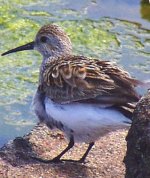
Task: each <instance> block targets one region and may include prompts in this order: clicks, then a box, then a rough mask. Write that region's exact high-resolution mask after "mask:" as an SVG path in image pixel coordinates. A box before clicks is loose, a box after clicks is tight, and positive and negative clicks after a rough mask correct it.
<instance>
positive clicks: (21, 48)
mask: <svg viewBox="0 0 150 178" xmlns="http://www.w3.org/2000/svg"><path fill="white" fill-rule="evenodd" d="M33 49H34V41H32V42H30V43H27V44H25V45H22V46H19V47H17V48H14V49H11V50H9V51H7V52H5V53H3V54H1V56H5V55H7V54H10V53H15V52H18V51H24V50H33Z"/></svg>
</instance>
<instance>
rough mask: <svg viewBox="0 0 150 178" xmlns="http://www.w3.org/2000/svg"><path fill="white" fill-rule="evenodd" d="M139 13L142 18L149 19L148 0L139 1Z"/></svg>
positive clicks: (149, 6) (149, 4)
mask: <svg viewBox="0 0 150 178" xmlns="http://www.w3.org/2000/svg"><path fill="white" fill-rule="evenodd" d="M140 13H141V17H142V18H143V19H146V20H148V21H150V1H149V0H142V1H141V9H140Z"/></svg>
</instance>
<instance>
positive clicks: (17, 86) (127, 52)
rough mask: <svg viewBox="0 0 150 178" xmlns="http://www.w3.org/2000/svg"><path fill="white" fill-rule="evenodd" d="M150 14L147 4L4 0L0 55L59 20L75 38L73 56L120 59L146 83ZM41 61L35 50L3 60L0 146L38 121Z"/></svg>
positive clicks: (0, 60) (0, 7) (129, 0)
mask: <svg viewBox="0 0 150 178" xmlns="http://www.w3.org/2000/svg"><path fill="white" fill-rule="evenodd" d="M149 12H150V4H149V3H148V1H146V0H143V1H138V0H125V1H121V0H108V1H105V0H82V1H79V0H77V1H73V0H65V1H64V0H51V2H48V1H47V0H38V1H35V0H27V1H25V2H19V1H18V0H14V1H13V2H12V1H11V0H5V1H4V0H1V1H0V36H1V40H0V51H1V53H2V52H4V51H6V50H8V49H11V48H14V47H17V46H19V45H22V44H25V43H27V42H30V41H32V40H33V39H34V36H35V34H36V32H37V31H38V29H39V28H40V27H41V26H42V25H44V24H47V23H50V22H56V23H57V24H59V25H61V26H62V27H63V28H64V29H65V31H66V32H67V34H68V35H69V37H70V38H71V40H72V42H73V49H74V53H75V54H84V55H86V56H91V57H97V58H102V59H108V60H111V61H116V62H117V63H118V64H119V65H121V66H123V67H124V68H125V69H126V70H128V71H129V72H130V73H131V75H133V76H135V77H136V78H138V79H140V80H147V79H149V78H150V13H149ZM40 63H41V56H40V55H39V54H38V53H37V52H34V51H30V52H20V53H16V54H12V55H8V56H6V57H0V116H1V117H0V146H2V145H3V144H4V143H6V142H7V141H8V140H10V139H13V138H14V137H16V136H22V135H24V134H26V133H27V132H29V131H30V130H31V129H32V127H33V126H34V125H35V124H36V123H37V120H36V117H35V115H34V114H33V113H32V109H31V102H32V96H33V95H34V93H35V91H36V87H37V84H38V69H39V65H40ZM138 90H139V92H140V93H141V94H143V93H144V92H145V91H144V90H142V89H141V88H139V89H138Z"/></svg>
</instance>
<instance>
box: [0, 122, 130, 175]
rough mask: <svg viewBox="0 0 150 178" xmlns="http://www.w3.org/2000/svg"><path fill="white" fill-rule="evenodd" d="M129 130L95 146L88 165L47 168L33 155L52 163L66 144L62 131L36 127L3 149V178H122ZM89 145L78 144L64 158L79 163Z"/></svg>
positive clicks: (0, 152)
mask: <svg viewBox="0 0 150 178" xmlns="http://www.w3.org/2000/svg"><path fill="white" fill-rule="evenodd" d="M126 135H127V130H118V131H116V132H112V133H110V134H108V135H106V136H105V137H103V138H101V139H100V140H99V141H97V142H96V144H95V146H94V147H93V149H92V150H91V152H90V154H89V155H88V157H87V163H86V164H79V163H67V162H66V163H60V164H45V163H40V162H38V161H35V160H33V159H31V158H30V156H31V155H32V156H33V155H37V156H38V157H41V158H44V159H51V158H53V157H54V156H56V155H57V154H58V153H60V152H61V151H62V150H63V149H64V147H65V146H66V145H67V143H68V142H67V141H66V140H65V139H64V136H63V135H62V133H61V132H59V131H56V130H55V131H50V130H49V129H48V128H47V127H46V126H45V125H38V126H36V127H35V128H34V129H33V130H32V131H31V132H30V133H29V134H28V135H26V136H24V137H23V138H16V139H15V140H13V141H11V142H10V143H8V144H7V145H5V146H4V147H3V148H1V149H0V177H3V178H7V177H8V178H9V177H10V178H12V177H13V178H27V177H30V178H32V177H33V178H56V177H59V178H92V177H93V178H123V177H124V175H125V167H124V164H123V159H124V155H125V153H126V142H125V137H126ZM86 148H87V145H84V144H76V146H75V148H73V149H72V150H71V151H69V152H68V153H67V154H66V155H65V157H64V158H72V159H78V158H80V157H81V155H82V154H83V152H84V151H85V150H86Z"/></svg>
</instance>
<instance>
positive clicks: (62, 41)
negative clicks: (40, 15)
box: [2, 24, 72, 58]
mask: <svg viewBox="0 0 150 178" xmlns="http://www.w3.org/2000/svg"><path fill="white" fill-rule="evenodd" d="M33 49H35V50H38V51H39V52H40V53H41V54H42V55H43V57H44V58H49V57H51V56H52V57H59V56H65V55H68V54H70V53H71V51H72V44H71V41H70V39H69V37H68V36H67V35H66V33H65V32H64V31H63V30H62V29H61V28H60V27H59V26H57V25H54V24H50V25H44V26H43V27H42V28H41V29H40V30H39V31H38V33H37V35H36V37H35V40H34V41H32V42H30V43H27V44H25V45H23V46H19V47H17V48H14V49H11V50H9V51H7V52H5V53H3V54H2V56H4V55H7V54H10V53H14V52H18V51H23V50H33Z"/></svg>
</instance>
